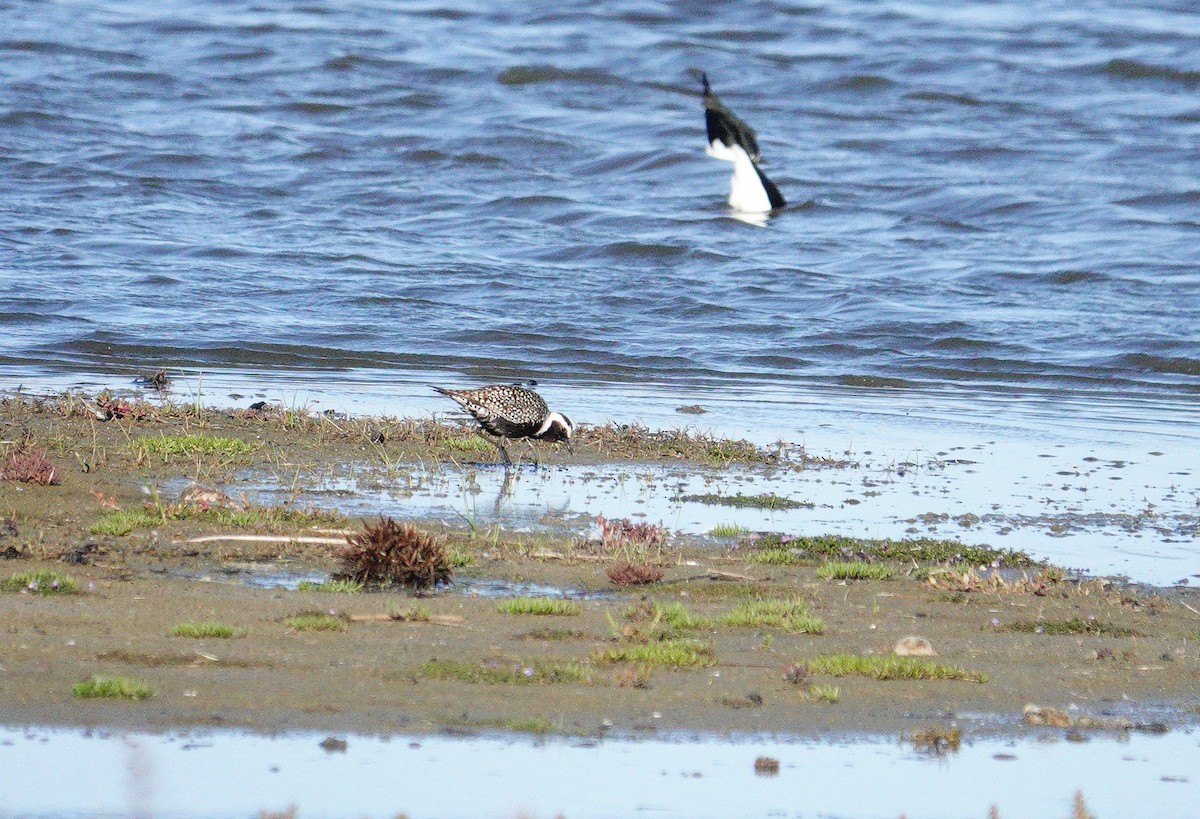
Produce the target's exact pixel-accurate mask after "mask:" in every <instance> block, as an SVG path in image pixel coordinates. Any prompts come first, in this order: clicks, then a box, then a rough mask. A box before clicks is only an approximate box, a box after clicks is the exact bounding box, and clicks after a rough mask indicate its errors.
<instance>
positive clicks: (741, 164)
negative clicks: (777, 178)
mask: <svg viewBox="0 0 1200 819" xmlns="http://www.w3.org/2000/svg"><path fill="white" fill-rule="evenodd" d="M726 150H728V151H729V152H730V153H732V154H733V159H732V160H730V161H731V162H733V179H732V180H731V181H730V186H729V187H730V190H729V207H731V208H733V209H734V210H735V211H739V212H741V213H767V212H768V211H770V210H771V197H770V196H768V195H767V189H766V188H764V187H763V183H762V179H761V178H760V177H759V175H758V170H757V169H756V168H755V167H754V162H753V161H751V159H750V155H749V154H747V153H746V151H745V149H744V148H742V146H741V145H734V146H732V147H731V148H727V149H726Z"/></svg>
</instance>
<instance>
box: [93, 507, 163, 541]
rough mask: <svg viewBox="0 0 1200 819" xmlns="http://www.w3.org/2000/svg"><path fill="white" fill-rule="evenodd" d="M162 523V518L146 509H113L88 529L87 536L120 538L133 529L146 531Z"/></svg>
mask: <svg viewBox="0 0 1200 819" xmlns="http://www.w3.org/2000/svg"><path fill="white" fill-rule="evenodd" d="M161 523H162V516H161V515H156V514H154V513H153V512H151V511H149V510H148V509H115V510H113V511H111V512H105V513H104V514H103V515H101V516H100V519H99V520H97V521H96V522H95V523H93V524H92V525H91V527H90V528H89V529H88V533H89V534H93V535H111V536H113V537H121V536H124V535H127V534H129V533H130V532H132V531H133V530H134V529H148V528H150V527H151V526H158V525H160V524H161Z"/></svg>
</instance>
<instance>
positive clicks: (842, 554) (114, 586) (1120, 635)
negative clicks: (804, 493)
mask: <svg viewBox="0 0 1200 819" xmlns="http://www.w3.org/2000/svg"><path fill="white" fill-rule="evenodd" d="M106 401H107V402H109V403H107V404H106V403H105V402H106ZM112 402H116V403H115V404H114V403H112ZM102 416H104V417H105V420H101V417H102ZM0 441H2V442H3V444H2V445H0V447H2V448H0V458H3V459H4V461H3V462H4V463H6V464H8V465H9V468H10V470H15V469H18V468H30V467H37V466H39V465H41V466H43V471H42V473H41V474H42V476H43V477H46V478H48V477H49V476H48V475H47V473H45V471H44V467H46V466H47V465H48V468H49V469H50V470H52V472H53V476H52V480H49V482H47V483H44V484H43V483H39V482H38V480H37V478H36V474H37V469H36V468H34V469H32V470H31V471H32V472H33V473H34V474H33V477H34V480H33V481H20V480H11V479H10V480H4V481H0V554H3V555H4V557H5V559H4V560H3V561H0V581H9V580H11V578H13V577H14V576H16V577H17V580H15V581H11V582H10V589H11V590H10V591H7V592H5V593H2V594H0V622H2V623H3V626H4V627H3V629H2V630H0V713H3V714H4V722H6V723H8V724H38V725H70V726H110V727H121V728H152V729H169V728H176V727H184V726H223V727H244V728H248V729H253V730H257V731H267V732H270V731H281V730H329V731H353V732H366V733H374V732H392V731H402V732H423V731H437V730H480V729H494V728H500V729H515V730H522V731H534V732H562V733H573V734H574V733H578V734H585V735H596V734H601V733H605V732H617V733H622V734H631V735H643V734H653V733H673V732H684V733H687V732H703V733H741V732H765V733H772V734H787V735H807V734H818V733H827V732H845V733H903V734H909V735H911V734H913V733H915V732H919V731H922V730H926V729H931V728H932V729H948V728H949V727H950V726H952V725H954V726H957V727H959V728H961V729H962V730H963V731H964V732H972V731H975V732H987V733H1000V732H1007V731H1017V730H1023V727H1022V726H1023V725H1024V723H1023V721H1022V714H1023V711H1024V709H1025V708H1026V706H1027V705H1030V704H1036V705H1038V706H1041V707H1043V708H1046V709H1051V710H1045V711H1042V712H1038V713H1035V714H1034V715H1033V716H1032V717H1029V719H1032V720H1034V721H1042V722H1047V721H1048V722H1049V723H1050V724H1051V725H1056V726H1059V727H1062V728H1063V729H1065V730H1067V731H1089V730H1129V729H1135V730H1137V729H1142V730H1162V729H1163V728H1167V729H1170V728H1173V727H1177V726H1181V725H1187V724H1194V723H1195V722H1196V720H1197V717H1198V716H1200V713H1198V710H1197V709H1198V707H1200V694H1198V693H1197V692H1198V690H1200V685H1198V683H1200V657H1198V656H1197V651H1196V642H1197V640H1200V595H1197V594H1196V593H1195V592H1194V591H1190V590H1188V589H1184V588H1172V589H1152V588H1145V587H1136V586H1131V585H1126V584H1122V583H1117V582H1110V581H1106V580H1102V579H1080V578H1071V577H1067V576H1065V575H1064V573H1063V572H1061V571H1060V570H1056V569H1055V568H1053V567H1047V566H1044V565H1040V564H1037V563H1036V561H1032V560H1030V559H1028V557H1027V556H1025V555H1022V554H1021V553H1019V552H1015V551H1002V552H1000V551H995V550H989V549H982V548H981V549H979V550H974V549H972V548H969V547H968V546H969V545H968V546H964V545H963V544H961V543H955V542H950V541H935V540H930V539H914V540H912V541H862V540H855V539H849V538H838V537H837V536H836V533H833V534H831V535H830V536H829V537H825V538H809V537H790V536H789V535H788V533H786V532H784V533H766V534H764V533H759V532H736V531H734V532H729V533H727V535H726V536H725V537H722V538H717V539H712V538H703V539H697V538H687V537H676V536H672V535H671V534H670V533H666V532H662V531H661V529H657V528H656V527H654V526H653V525H652V524H653V523H655V522H654V521H648V522H646V523H647V525H646V526H645V527H644V528H642V529H638V528H637V527H636V526H632V525H631V526H630V527H628V528H626V529H619V528H618V529H616V530H614V531H615V532H616V534H613V535H612V536H611V537H608V538H607V539H603V540H601V539H596V538H591V537H583V536H579V535H566V534H559V535H556V534H553V533H547V532H545V531H512V530H508V529H505V528H504V527H502V526H498V525H496V526H491V525H488V524H487V521H486V520H464V521H462V522H460V523H459V524H458V525H455V524H454V523H448V522H446V521H432V520H421V521H418V525H419V526H420V527H421V528H422V529H424V530H425V531H428V532H430V533H432V534H434V535H436V537H437V538H438V540H439V543H440V544H442V545H443V546H444V547H445V548H446V549H447V552H448V555H449V561H450V566H451V567H452V573H453V579H452V582H451V584H450V585H448V586H446V587H443V588H438V589H436V590H432V591H428V592H420V593H419V592H416V591H413V590H410V589H403V588H387V589H384V590H378V591H370V590H364V591H359V592H356V593H338V592H331V591H322V590H318V589H319V586H318V587H317V588H308V587H300V588H298V586H299V585H300V581H301V580H303V579H310V580H313V581H317V582H319V581H321V580H323V579H325V578H327V577H328V576H330V575H331V574H333V573H336V572H337V571H338V570H339V568H341V566H342V564H341V563H340V562H339V560H338V559H337V558H336V557H335V554H334V552H335V550H336V549H337V548H338V544H339V543H341V542H344V534H342V533H344V532H357V531H359V530H361V528H362V526H363V520H362V519H361V518H360V517H356V516H346V515H343V514H341V513H340V512H338V511H337V510H336V508H334V507H332V506H330V507H322V506H321V505H320V504H308V505H304V506H297V505H288V504H277V505H272V506H263V505H254V504H246V503H245V502H244V501H243V500H242V499H241V497H240V494H239V487H240V486H243V485H245V484H246V482H247V481H253V482H255V483H256V484H261V483H262V482H263V481H264V480H267V481H274V482H275V483H277V484H278V485H280V486H283V487H288V486H292V487H303V486H305V485H307V484H308V483H309V482H311V481H312V480H314V478H313V476H314V475H316V474H318V473H322V471H323V470H324V469H325V468H327V466H328V465H329V464H343V465H344V464H350V463H355V464H360V465H362V469H363V470H369V471H371V472H372V473H373V475H374V476H375V477H374V480H377V481H380V482H387V481H397V482H399V481H411V480H413V473H414V472H417V471H420V472H421V473H422V474H427V473H428V472H429V471H435V472H437V473H439V474H441V475H449V476H451V480H461V481H463V482H465V483H467V484H468V485H469V482H470V481H471V480H472V478H471V474H472V472H473V471H476V470H480V469H490V468H492V467H491V466H488V465H486V464H488V463H489V462H490V461H492V460H494V455H493V452H492V451H491V449H490V447H489V446H488V445H487V444H483V443H482V442H481V441H480V439H479V438H478V437H477V436H474V435H473V434H472V433H471V432H470V431H469V430H467V429H465V428H462V427H458V426H455V425H452V424H439V423H434V422H431V421H413V420H397V419H384V418H373V419H348V418H337V417H331V416H308V415H303V414H297V413H289V412H287V411H284V410H279V409H272V408H263V409H259V410H233V411H215V410H204V409H199V408H195V407H178V406H157V405H151V404H148V403H145V402H138V401H129V400H125V401H121V400H119V399H106V398H104V397H101V398H100V399H99V400H96V399H92V400H88V401H80V400H78V399H68V398H62V399H53V400H29V399H25V398H12V399H6V400H4V401H3V402H2V405H0ZM576 449H577V457H576V459H573V460H572V461H571V463H584V464H606V463H613V462H629V463H658V462H670V463H673V464H678V465H680V466H681V467H682V468H687V467H688V465H695V466H696V468H697V469H699V468H704V469H721V468H724V467H726V466H730V465H736V466H738V467H739V468H749V469H755V468H760V467H761V468H763V469H808V470H820V469H827V470H837V469H841V468H845V464H844V463H842V462H839V461H838V459H836V458H832V457H824V456H823V455H822V454H820V453H816V454H813V453H807V452H804V451H803V450H801V449H798V448H787V449H785V448H782V447H777V448H773V449H772V448H769V449H760V448H758V447H754V446H752V445H750V444H746V443H744V442H737V441H725V440H719V439H714V438H710V437H705V436H689V435H687V434H684V433H674V432H669V433H657V432H652V431H649V430H644V429H639V428H614V427H605V428H594V429H588V430H585V432H584V434H583V436H582V439H581V440H580V441H579V443H578V445H577V446H576ZM515 454H516V452H515V451H514V455H515ZM537 454H538V457H540V458H541V459H542V465H541V466H538V467H534V466H531V465H528V464H527V465H526V466H525V467H523V468H524V469H525V470H554V469H556V468H557V467H558V466H559V465H561V464H563V463H565V462H566V459H567V454H566V453H565V452H559V451H556V450H554V449H552V448H549V447H541V448H539V450H538V453H537ZM41 455H44V456H45V459H46V460H45V462H44V464H43V463H42V462H40V461H38V460H37V459H38V458H39V457H40V456H41ZM475 462H482V463H483V464H485V465H484V466H472V464H473V463H475ZM10 477H12V476H11V475H10ZM193 485H199V486H202V487H204V488H205V491H197V490H196V489H194V488H192V489H189V488H188V487H190V486H193ZM468 491H469V490H468ZM763 502H771V501H769V498H768V499H766V500H763ZM630 514H631V520H635V521H636V520H637V515H636V509H631V510H630ZM647 533H649V534H648V536H647V537H646V538H642V539H639V538H640V536H641V535H646V534H647ZM618 560H629V561H632V562H634V563H637V564H646V565H651V566H655V567H657V568H658V569H659V570H660V571H661V572H662V578H661V579H660V580H658V581H657V582H654V583H651V584H648V585H629V586H619V585H617V584H615V583H614V582H613V581H612V580H611V579H610V577H609V570H610V569H611V568H612V567H613V565H614V563H615V562H617V561H618ZM849 563H859V564H865V565H866V566H867V567H868V568H866V569H864V568H862V567H861V566H860V567H858V568H854V567H849V568H848V567H847V565H846V564H849ZM993 564H995V565H993ZM37 572H50V573H51V574H43V575H41V576H40V577H39V576H38V575H37V574H36V573H37ZM55 573H56V574H55ZM868 574H877V575H879V576H877V577H874V578H871V577H865V578H864V579H853V578H851V577H847V575H855V576H858V575H868ZM884 575H886V576H884ZM55 580H58V581H59V583H58V585H59V588H55V589H52V588H51V585H53V584H54V583H55ZM71 581H73V582H74V584H75V587H76V591H75V593H66V591H65V589H66V586H67V585H68V584H69V583H70V582H71ZM31 586H32V588H31ZM521 596H531V597H535V598H551V599H555V600H558V601H560V602H563V601H565V603H566V605H564V606H562V607H561V610H560V611H558V612H556V613H547V614H535V613H509V612H507V611H502V610H500V605H499V604H501V603H503V602H505V601H508V600H510V599H512V598H515V597H521ZM316 614H324V615H328V616H327V617H326V618H325V619H323V620H318V619H317V618H316V617H309V618H308V619H307V620H297V619H294V618H297V617H298V616H301V615H316ZM209 622H214V623H218V624H220V625H223V626H227V627H228V628H229V629H231V630H232V634H231V636H228V637H221V636H201V637H190V636H179V635H177V633H176V632H178V631H181V630H182V631H186V629H181V628H180V627H186V626H194V625H196V624H200V623H209ZM909 635H919V636H920V637H922V638H925V639H927V640H928V641H929V643H930V644H931V645H932V647H933V649H934V650H935V651H936V656H929V657H920V658H914V659H906V660H903V661H893V662H892V663H891V664H890V665H889V664H882V665H880V664H878V663H879V662H880V660H881V659H883V658H888V657H891V656H892V654H893V648H894V645H895V643H896V641H897V640H899V639H900V638H903V637H905V636H909ZM919 663H925V665H919ZM96 675H103V676H111V677H123V678H129V679H131V680H136V681H139V682H141V683H144V684H145V685H146V686H147V687H148V689H149V691H150V692H152V695H151V696H149V697H146V698H143V699H126V698H117V699H106V698H84V697H80V696H77V695H76V693H73V688H74V687H75V686H76V685H77V684H78V683H80V682H81V681H85V680H88V679H90V678H92V677H94V676H96ZM880 677H884V678H883V679H881V678H880Z"/></svg>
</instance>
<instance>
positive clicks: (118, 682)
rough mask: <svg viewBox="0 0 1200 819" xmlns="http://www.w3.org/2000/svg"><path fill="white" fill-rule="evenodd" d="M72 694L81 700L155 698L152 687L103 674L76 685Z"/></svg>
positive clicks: (125, 678)
mask: <svg viewBox="0 0 1200 819" xmlns="http://www.w3.org/2000/svg"><path fill="white" fill-rule="evenodd" d="M71 694H72V695H74V696H76V697H79V698H80V699H128V700H144V699H146V698H147V697H152V696H154V691H153V690H151V688H150V686H148V685H146V684H145V683H144V682H142V681H141V680H135V679H133V678H132V677H107V676H104V675H101V674H96V675H93V676H92V677H91V678H90V679H87V680H84V681H83V682H79V683H76V684H75V685H74V686H72V687H71Z"/></svg>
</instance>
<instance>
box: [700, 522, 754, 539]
mask: <svg viewBox="0 0 1200 819" xmlns="http://www.w3.org/2000/svg"><path fill="white" fill-rule="evenodd" d="M749 531H750V530H749V529H747V528H746V527H744V526H738V525H737V524H736V523H718V524H717V525H716V526H714V527H713V528H711V529H709V530H708V534H709V536H710V537H719V538H730V537H737V536H738V535H744V534H746V533H747V532H749Z"/></svg>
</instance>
